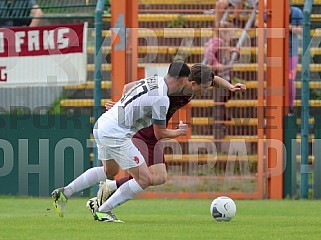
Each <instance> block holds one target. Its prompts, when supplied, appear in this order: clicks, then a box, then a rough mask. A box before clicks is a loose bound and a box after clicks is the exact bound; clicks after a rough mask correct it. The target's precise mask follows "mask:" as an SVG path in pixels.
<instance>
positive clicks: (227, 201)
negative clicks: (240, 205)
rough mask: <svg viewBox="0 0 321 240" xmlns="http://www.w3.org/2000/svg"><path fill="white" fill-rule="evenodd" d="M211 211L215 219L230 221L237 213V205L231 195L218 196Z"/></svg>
mask: <svg viewBox="0 0 321 240" xmlns="http://www.w3.org/2000/svg"><path fill="white" fill-rule="evenodd" d="M210 212H211V215H212V217H213V218H214V219H215V220H217V221H220V222H228V221H230V220H232V218H233V217H234V216H235V214H236V205H235V203H234V201H233V200H232V199H231V198H229V197H223V196H222V197H218V198H215V199H214V200H213V202H212V204H211V207H210Z"/></svg>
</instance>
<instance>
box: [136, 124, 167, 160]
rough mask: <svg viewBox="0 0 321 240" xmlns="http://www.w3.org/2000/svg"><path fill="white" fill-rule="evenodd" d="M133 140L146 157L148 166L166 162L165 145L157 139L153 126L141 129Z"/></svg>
mask: <svg viewBox="0 0 321 240" xmlns="http://www.w3.org/2000/svg"><path fill="white" fill-rule="evenodd" d="M132 141H133V143H134V144H135V146H136V147H137V148H138V150H139V151H140V152H141V154H142V155H143V157H144V158H145V161H146V164H147V166H151V165H154V164H159V163H165V159H164V149H163V145H162V144H161V143H160V142H158V141H157V139H156V137H155V135H154V129H153V126H151V127H148V128H144V129H141V130H140V131H139V132H138V133H136V134H135V135H134V136H133V138H132Z"/></svg>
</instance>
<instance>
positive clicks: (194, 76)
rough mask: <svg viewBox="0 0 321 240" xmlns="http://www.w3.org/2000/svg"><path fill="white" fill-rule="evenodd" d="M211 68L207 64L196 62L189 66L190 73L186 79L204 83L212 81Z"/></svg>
mask: <svg viewBox="0 0 321 240" xmlns="http://www.w3.org/2000/svg"><path fill="white" fill-rule="evenodd" d="M213 78H214V72H213V69H212V68H211V67H209V66H207V65H204V64H201V63H198V64H194V65H193V66H192V67H191V73H190V75H189V76H188V81H195V82H196V83H197V84H202V83H203V84H206V83H208V82H213Z"/></svg>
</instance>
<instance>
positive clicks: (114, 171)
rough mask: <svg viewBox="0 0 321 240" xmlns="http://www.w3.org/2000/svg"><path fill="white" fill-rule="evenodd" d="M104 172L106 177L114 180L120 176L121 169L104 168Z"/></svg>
mask: <svg viewBox="0 0 321 240" xmlns="http://www.w3.org/2000/svg"><path fill="white" fill-rule="evenodd" d="M104 171H105V174H106V177H107V178H108V179H112V178H113V177H115V176H116V175H117V174H118V172H119V168H108V167H104Z"/></svg>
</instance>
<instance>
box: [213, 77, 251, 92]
mask: <svg viewBox="0 0 321 240" xmlns="http://www.w3.org/2000/svg"><path fill="white" fill-rule="evenodd" d="M213 86H214V87H217V88H220V87H222V88H225V89H227V90H229V91H231V92H238V91H245V90H246V86H245V85H244V84H242V83H236V84H234V85H233V84H231V83H230V82H228V81H227V80H225V79H224V78H221V77H219V76H215V77H214V79H213Z"/></svg>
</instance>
